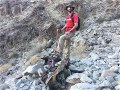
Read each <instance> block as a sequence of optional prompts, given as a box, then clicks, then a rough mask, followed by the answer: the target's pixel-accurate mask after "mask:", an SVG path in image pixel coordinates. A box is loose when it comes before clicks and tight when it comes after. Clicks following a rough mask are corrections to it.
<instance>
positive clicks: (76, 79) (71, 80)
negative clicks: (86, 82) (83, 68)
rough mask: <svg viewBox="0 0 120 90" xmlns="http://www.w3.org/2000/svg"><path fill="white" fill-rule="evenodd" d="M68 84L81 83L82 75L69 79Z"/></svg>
mask: <svg viewBox="0 0 120 90" xmlns="http://www.w3.org/2000/svg"><path fill="white" fill-rule="evenodd" d="M66 82H68V83H72V84H76V83H80V82H81V74H80V73H74V74H72V75H71V76H69V77H67V79H66Z"/></svg>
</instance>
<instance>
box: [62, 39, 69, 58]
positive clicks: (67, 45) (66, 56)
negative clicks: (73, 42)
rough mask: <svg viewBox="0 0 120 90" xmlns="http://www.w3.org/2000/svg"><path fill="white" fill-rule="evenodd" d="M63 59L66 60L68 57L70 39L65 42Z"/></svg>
mask: <svg viewBox="0 0 120 90" xmlns="http://www.w3.org/2000/svg"><path fill="white" fill-rule="evenodd" d="M63 55H64V59H68V58H69V57H70V39H67V40H66V41H65V51H64V53H63Z"/></svg>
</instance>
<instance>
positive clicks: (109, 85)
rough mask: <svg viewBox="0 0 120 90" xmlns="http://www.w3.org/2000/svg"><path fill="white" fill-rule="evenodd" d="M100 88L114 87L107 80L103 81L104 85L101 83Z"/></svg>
mask: <svg viewBox="0 0 120 90" xmlns="http://www.w3.org/2000/svg"><path fill="white" fill-rule="evenodd" d="M99 86H100V87H109V88H111V87H112V85H111V83H110V82H109V81H107V80H105V81H103V83H101V84H100V85H99Z"/></svg>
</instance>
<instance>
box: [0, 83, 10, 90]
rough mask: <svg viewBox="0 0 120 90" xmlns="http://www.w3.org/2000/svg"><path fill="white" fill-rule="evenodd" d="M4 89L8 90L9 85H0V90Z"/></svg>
mask: <svg viewBox="0 0 120 90" xmlns="http://www.w3.org/2000/svg"><path fill="white" fill-rule="evenodd" d="M5 89H10V87H9V85H7V84H2V85H0V90H5Z"/></svg>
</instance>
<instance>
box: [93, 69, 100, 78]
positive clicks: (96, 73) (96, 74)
mask: <svg viewBox="0 0 120 90" xmlns="http://www.w3.org/2000/svg"><path fill="white" fill-rule="evenodd" d="M99 77H100V72H99V71H94V72H93V79H95V80H98V78H99Z"/></svg>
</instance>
